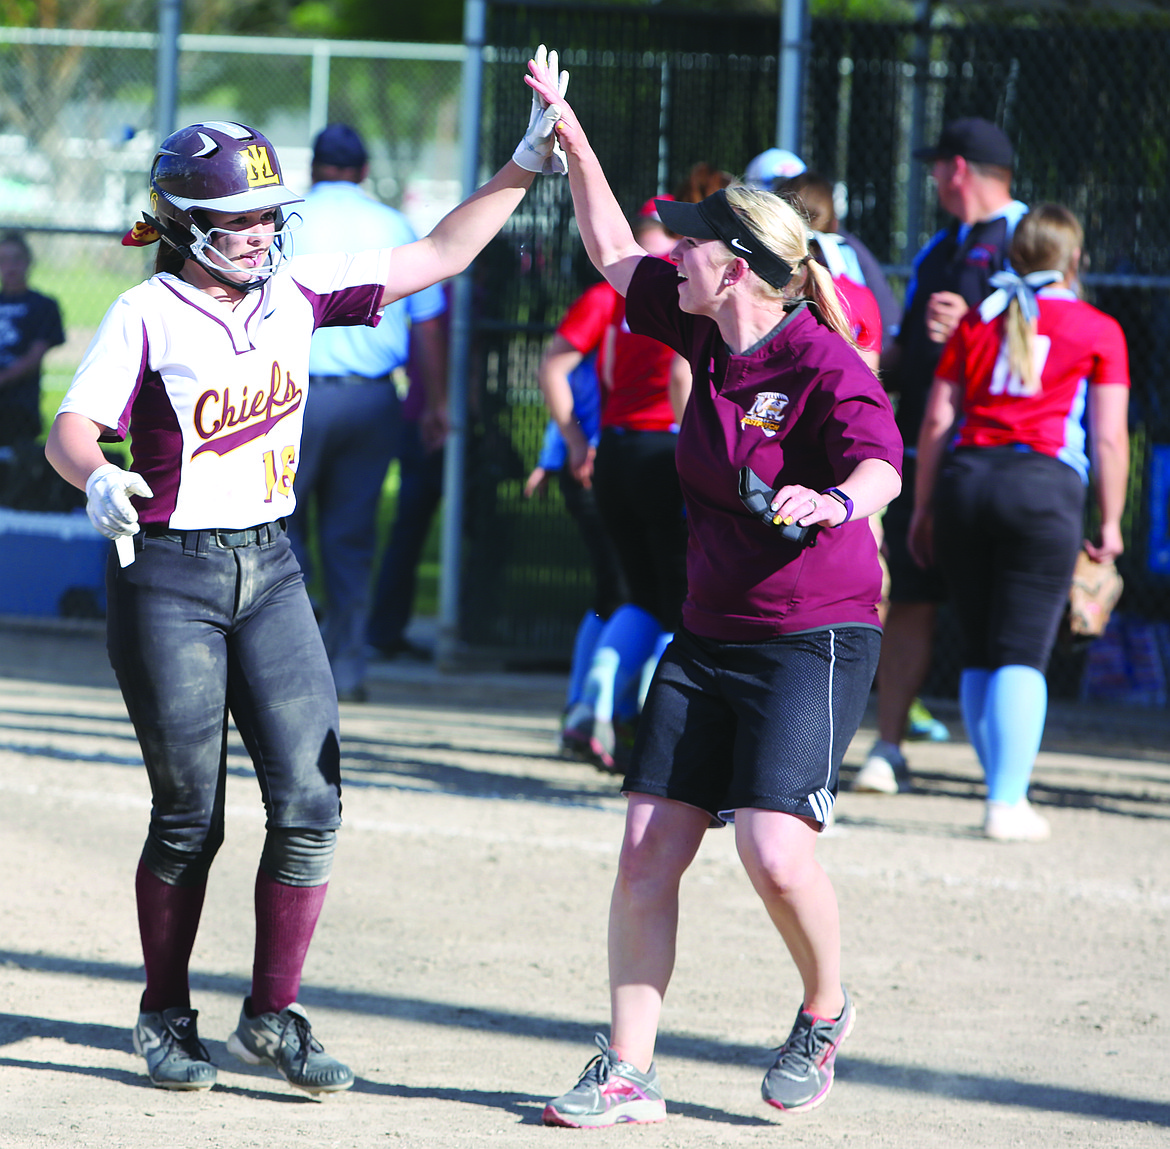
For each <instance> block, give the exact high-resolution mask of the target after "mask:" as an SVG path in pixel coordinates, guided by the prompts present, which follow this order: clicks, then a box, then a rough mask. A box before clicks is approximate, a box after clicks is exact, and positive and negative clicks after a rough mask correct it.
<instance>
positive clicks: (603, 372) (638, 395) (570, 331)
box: [557, 260, 674, 431]
mask: <svg viewBox="0 0 1170 1149" xmlns="http://www.w3.org/2000/svg"><path fill="white" fill-rule="evenodd" d="M659 262H660V263H662V264H663V266H664V267H670V266H671V265H670V264H667V263H666V262H665V261H663V260H659ZM557 334H558V335H560V336H562V337H563V338H564V339H566V340H567V341H568V342H569V343H571V344H572V345H573V346H574V347H575V348H576V349H577V350H578V351H580V352H581V354H582V355H588V354H590V353H591V352H594V351H596V352H597V378H598V380H599V382H600V383H601V428H602V430H605V428H606V427H621V428H623V429H624V430H627V431H669V430H670V429H671V428H672V427H673V426H674V412H673V410H672V409H671V406H670V391H669V384H670V365H671V363H672V362H673V361H674V352H673V351H671V349H670V348H669V347H666V346H664V345H663V344H662V343H660V342H659V341H658V340H657V339H649V338H647V337H646V336H645V335H636V334H634V332H632V331H631V330H630V327H629V324H627V323H626V301H625V300H624V299H623V298H622V297H621V296H620V295H619V294H618V293H617V292H616V291H614V289H613V288H612V287H610V285H609V284H608V283H605V282H602V283H595V284H594V285H593V286H592V287H589V288H587V289H586V290H585V292H584V293H583V294H582V295H581V296H580V297H579V298H578V299H577V301H576V302H575V303H574V304H573V306H572V307H570V308H569V310H568V312H566V314H565V318H564V319H563V320H561V324H560V326H559V327H558V328H557Z"/></svg>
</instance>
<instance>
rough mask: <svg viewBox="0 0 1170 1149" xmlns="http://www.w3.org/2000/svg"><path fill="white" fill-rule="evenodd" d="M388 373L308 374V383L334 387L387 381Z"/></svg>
mask: <svg viewBox="0 0 1170 1149" xmlns="http://www.w3.org/2000/svg"><path fill="white" fill-rule="evenodd" d="M389 382H390V375H389V373H387V374H386V375H354V374H350V375H310V376H309V385H310V386H311V387H312V386H319V385H320V384H322V383H327V384H332V385H333V386H335V387H352V386H355V385H360V384H362V383H389Z"/></svg>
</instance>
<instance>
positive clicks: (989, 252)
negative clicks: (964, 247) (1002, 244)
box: [967, 243, 999, 267]
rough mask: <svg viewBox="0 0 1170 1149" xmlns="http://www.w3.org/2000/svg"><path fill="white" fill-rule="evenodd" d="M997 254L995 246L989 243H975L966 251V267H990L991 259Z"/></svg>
mask: <svg viewBox="0 0 1170 1149" xmlns="http://www.w3.org/2000/svg"><path fill="white" fill-rule="evenodd" d="M998 254H999V251H998V249H997V248H995V247H993V246H991V245H990V244H985V243H977V244H976V245H975V246H974V247H972V248H971V250H970V251H969V252H967V266H968V267H990V266H991V264H992V261H993V260H994V259H995V258H996V256H997V255H998Z"/></svg>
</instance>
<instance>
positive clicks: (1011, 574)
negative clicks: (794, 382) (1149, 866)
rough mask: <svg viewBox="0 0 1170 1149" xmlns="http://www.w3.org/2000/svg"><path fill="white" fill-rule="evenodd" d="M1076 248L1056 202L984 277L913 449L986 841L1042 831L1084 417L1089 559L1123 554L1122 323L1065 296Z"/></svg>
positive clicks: (942, 365) (919, 522)
mask: <svg viewBox="0 0 1170 1149" xmlns="http://www.w3.org/2000/svg"><path fill="white" fill-rule="evenodd" d="M1082 243H1083V236H1082V231H1081V225H1080V223H1079V222H1078V221H1077V218H1076V216H1074V215H1073V214H1072V212H1070V211H1069V210H1068V209H1067V208H1065V207H1061V206H1060V205H1058V204H1041V205H1040V206H1039V207H1035V208H1033V209H1032V211H1031V212H1029V213H1028V214H1027V215H1026V216H1024V217H1023V219H1022V220H1020V223H1019V224H1018V225H1017V227H1016V232H1015V237H1014V239H1013V240H1012V245H1011V251H1010V259H1011V265H1012V267H1013V268H1014V269H1015V273H1014V274H1013V273H1011V272H1000V273H999V275H998V276H994V277H992V280H991V282H992V285H993V286H996V287H997V288H998V290H997V291H995V292H994V293H993V294H992V295H990V296H989V297H988V298H987V299H986V300H984V302H983V303H982V304H980V305H979V307H976V308H974V309H972V310H971V311H969V312H968V313H967V315H966V316H965V318H964V319H963V320H962V321H961V323H960V324H959V326H958V328H957V329H956V331H955V333H954V335H952V336H951V339H950V341H949V342H948V343H947V345H946V347H945V348H944V350H943V353H942V358H941V359H940V360H939V364H938V367H937V368H936V370H935V380H934V386H933V388H932V389H931V392H930V396H929V398H928V405H927V411H926V417H925V419H924V421H923V424H922V430H921V432H920V436H919V440H918V474H917V478H916V480H915V488H916V489H915V508H916V509H915V511H914V517H913V519H912V520H911V526H910V547H911V553H912V554H913V556H914V559H915V561H916V562H918V563H920V564H921V565H923V566H926V565H928V564H929V563H930V561H931V556H932V554H935V555H937V558H938V561H939V563H940V564H941V566H942V568H943V570H944V572H945V573H946V577H947V581H948V584H949V585H950V588H951V592H952V594H953V596H954V601H955V605H956V608H957V610H958V612H959V617H960V620H961V622H962V626H963V634H964V655H963V667H964V669H963V674H962V679H961V682H960V700H961V705H962V709H963V720H964V722H965V724H966V726H967V736H968V737H969V738H970V739H971V744H972V746H974V747H975V752H976V754H978V756H979V761H980V763H981V764H982V766H983V772H984V775H985V777H986V779H987V798H988V801H987V810H986V816H985V820H984V832H985V833H986V834H987V836H988V837H989V838H996V839H1003V840H1037V839H1043V838H1046V837H1047V836H1048V833H1049V827H1048V822H1047V820H1046V819H1045V818H1044V817H1043V816H1042V815H1040V814H1039V813H1037V812H1036V811H1035V810H1034V809H1033V808H1032V806H1031V805H1030V804H1029V803H1028V799H1027V792H1028V780H1029V779H1030V777H1031V774H1032V766H1033V764H1034V762H1035V760H1036V753H1037V751H1038V750H1039V749H1040V738H1041V735H1042V734H1043V733H1044V719H1045V714H1046V712H1047V708H1048V688H1047V683H1046V681H1045V678H1044V673H1045V670H1046V669H1047V667H1048V659H1049V656H1050V655H1051V653H1052V647H1053V644H1054V642H1055V641H1056V631H1057V626H1058V624H1059V622H1060V617H1061V614H1062V612H1063V610H1064V607H1065V603H1066V602H1067V601H1068V591H1069V585H1070V583H1071V581H1072V573H1073V567H1074V565H1075V564H1076V558H1077V553H1078V551H1079V550H1080V548H1081V535H1082V528H1083V520H1084V507H1085V487H1086V484H1087V482H1088V480H1089V473H1090V468H1089V457H1088V456H1087V455H1086V453H1085V433H1084V429H1083V427H1082V424H1081V420H1082V416H1083V415H1084V414H1086V412H1087V415H1088V424H1089V442H1090V446H1091V451H1090V454H1091V456H1092V462H1093V468H1092V474H1093V480H1094V485H1095V488H1096V495H1097V507H1098V510H1099V511H1100V519H1101V526H1100V543H1099V544H1094V543H1089V542H1086V543H1085V544H1084V545H1085V550H1086V551H1087V552H1088V553H1089V555H1090V557H1091V558H1092V559H1093V560H1094V561H1096V562H1112V560H1113V559H1114V558H1115V557H1116V556H1117V555H1119V554H1121V552H1122V549H1123V543H1122V541H1121V512H1122V508H1123V507H1124V505H1125V487H1126V481H1127V478H1128V474H1129V433H1128V430H1127V425H1126V414H1127V409H1128V404H1129V366H1128V356H1127V353H1126V346H1125V336H1124V335H1123V334H1122V332H1121V328H1120V326H1119V325H1118V324H1117V322H1116V321H1115V320H1114V319H1111V318H1110V317H1109V316H1107V315H1104V314H1102V313H1101V312H1100V311H1097V310H1096V309H1095V308H1093V307H1090V306H1089V304H1087V303H1085V302H1083V301H1082V300H1080V299H1078V298H1077V296H1076V294H1075V291H1074V287H1075V284H1076V279H1077V269H1078V266H1079V264H1080V260H1081V247H1082ZM1020 277H1022V278H1020ZM956 422H958V424H959V426H958V435H957V437H956V439H955V450H954V454H953V455H952V456H950V457H949V458H948V459H947V460H946V461H945V462H944V460H943V455H944V448H945V446H946V444H947V441H948V440H949V439H950V438H951V436H952V432H953V428H954V427H955V424H956ZM940 469H941V474H940ZM936 480H937V482H936Z"/></svg>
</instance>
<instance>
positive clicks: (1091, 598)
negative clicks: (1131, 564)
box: [1068, 551, 1125, 638]
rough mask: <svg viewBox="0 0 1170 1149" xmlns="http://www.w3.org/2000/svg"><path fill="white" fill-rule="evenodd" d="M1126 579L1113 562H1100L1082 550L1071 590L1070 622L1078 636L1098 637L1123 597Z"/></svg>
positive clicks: (1069, 624) (1073, 632)
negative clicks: (1123, 579)
mask: <svg viewBox="0 0 1170 1149" xmlns="http://www.w3.org/2000/svg"><path fill="white" fill-rule="evenodd" d="M1124 586H1125V583H1124V582H1123V581H1122V578H1121V575H1120V574H1118V573H1117V567H1116V566H1114V565H1113V563H1111V562H1107V563H1097V562H1094V561H1093V560H1092V559H1091V558H1089V556H1088V555H1087V554H1086V553H1085V552H1084V551H1081V553H1080V554H1079V555H1077V565H1076V567H1075V568H1074V569H1073V580H1072V587H1071V588H1070V589H1069V593H1068V606H1069V609H1068V626H1069V629H1070V630H1071V631H1072V634H1073V637H1074V638H1097V637H1099V636H1100V635H1101V634H1103V633H1104V631H1105V626H1106V624H1107V623H1108V622H1109V616H1110V615H1111V614H1112V613H1113V608H1114V607H1115V606H1116V605H1117V600H1118V599H1119V598H1121V591H1122V588H1123V587H1124Z"/></svg>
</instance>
